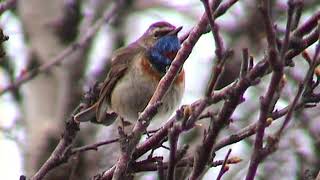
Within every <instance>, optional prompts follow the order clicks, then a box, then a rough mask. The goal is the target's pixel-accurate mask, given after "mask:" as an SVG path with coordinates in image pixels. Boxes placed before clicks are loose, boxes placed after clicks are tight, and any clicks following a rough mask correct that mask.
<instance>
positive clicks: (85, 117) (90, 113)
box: [74, 103, 97, 122]
mask: <svg viewBox="0 0 320 180" xmlns="http://www.w3.org/2000/svg"><path fill="white" fill-rule="evenodd" d="M96 109H97V103H95V104H94V105H92V106H90V107H89V108H87V109H85V110H83V111H81V112H79V113H78V114H76V115H75V116H74V120H75V121H78V122H86V121H90V120H92V119H93V118H95V116H96Z"/></svg>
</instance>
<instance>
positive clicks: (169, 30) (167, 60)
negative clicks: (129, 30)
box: [140, 21, 182, 74]
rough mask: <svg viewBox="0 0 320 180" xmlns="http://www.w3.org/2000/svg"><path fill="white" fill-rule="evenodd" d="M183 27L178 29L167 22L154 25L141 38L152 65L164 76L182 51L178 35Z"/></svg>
mask: <svg viewBox="0 0 320 180" xmlns="http://www.w3.org/2000/svg"><path fill="white" fill-rule="evenodd" d="M181 29H182V27H178V28H176V27H175V26H173V25H171V24H170V23H167V22H163V21H162V22H156V23H154V24H152V25H151V26H150V27H149V28H148V30H147V31H146V32H145V33H144V35H143V36H142V37H141V39H140V42H141V43H142V45H143V46H144V47H145V48H146V49H147V52H148V55H149V59H150V61H151V64H152V65H153V67H154V68H155V69H157V71H159V73H161V74H164V73H165V72H166V69H167V68H168V67H169V66H170V64H171V62H172V60H173V59H174V57H175V55H176V53H177V52H178V50H179V49H180V41H179V39H178V36H177V34H178V33H179V31H180V30H181Z"/></svg>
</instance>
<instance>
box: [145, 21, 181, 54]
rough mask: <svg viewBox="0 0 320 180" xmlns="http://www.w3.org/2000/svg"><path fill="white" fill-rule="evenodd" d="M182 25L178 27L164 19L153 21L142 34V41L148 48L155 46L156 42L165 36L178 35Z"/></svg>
mask: <svg viewBox="0 0 320 180" xmlns="http://www.w3.org/2000/svg"><path fill="white" fill-rule="evenodd" d="M181 29H182V27H178V28H176V27H175V26H173V25H172V24H170V23H168V22H164V21H160V22H156V23H153V24H151V25H150V26H149V28H148V29H147V31H146V32H145V33H144V34H143V35H142V37H141V38H140V41H141V42H142V43H143V45H144V46H145V47H146V48H151V47H153V46H154V45H155V44H156V42H157V41H158V40H159V39H161V38H162V37H164V36H167V35H175V36H177V34H178V32H179V31H180V30H181Z"/></svg>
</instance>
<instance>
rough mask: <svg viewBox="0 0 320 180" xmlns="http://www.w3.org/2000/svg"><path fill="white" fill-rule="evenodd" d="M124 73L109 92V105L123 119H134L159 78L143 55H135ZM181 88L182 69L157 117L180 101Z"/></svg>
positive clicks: (164, 115) (170, 110) (182, 88)
mask: <svg viewBox="0 0 320 180" xmlns="http://www.w3.org/2000/svg"><path fill="white" fill-rule="evenodd" d="M135 58H136V59H134V63H133V64H132V66H131V67H130V68H129V69H128V71H127V73H126V74H125V75H124V76H123V77H122V78H121V79H120V80H119V81H118V82H117V84H116V86H115V87H114V89H113V91H112V94H111V108H112V109H113V111H115V112H117V113H118V114H119V115H120V116H122V117H124V118H125V119H126V120H129V121H134V120H136V119H137V118H138V113H139V112H142V111H143V110H144V108H145V107H146V106H147V104H148V102H149V100H150V99H151V97H152V95H153V93H154V91H155V90H156V87H157V85H158V83H159V81H160V79H161V75H160V74H159V73H157V71H155V70H154V69H153V68H152V66H151V64H150V63H149V62H148V59H146V57H145V56H142V55H141V56H140V55H139V56H137V57H135ZM183 91H184V72H183V71H181V73H180V74H179V76H178V77H177V79H176V80H175V82H174V84H173V86H172V87H171V88H170V89H169V91H168V93H167V94H166V96H165V97H164V100H163V105H162V106H161V107H160V109H159V111H158V115H157V116H158V117H163V118H167V117H166V116H168V115H170V114H171V113H172V112H173V110H174V109H175V108H176V107H177V105H179V103H180V101H181V98H182V95H183Z"/></svg>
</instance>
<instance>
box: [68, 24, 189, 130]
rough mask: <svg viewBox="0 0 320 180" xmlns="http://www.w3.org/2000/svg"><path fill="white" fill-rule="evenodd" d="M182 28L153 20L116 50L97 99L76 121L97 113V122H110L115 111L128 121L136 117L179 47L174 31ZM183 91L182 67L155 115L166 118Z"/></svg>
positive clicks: (84, 119)
mask: <svg viewBox="0 0 320 180" xmlns="http://www.w3.org/2000/svg"><path fill="white" fill-rule="evenodd" d="M181 29H182V27H178V28H176V27H175V26H173V25H171V24H170V23H167V22H156V23H154V24H152V25H151V26H150V27H149V28H148V29H147V31H146V32H145V33H144V34H143V35H142V36H141V37H140V38H139V39H138V40H136V41H135V42H133V43H131V44H129V45H128V46H127V47H123V48H120V49H118V50H116V51H115V52H114V54H113V56H112V59H111V69H110V71H109V73H108V75H107V77H106V79H105V81H104V82H103V85H102V89H101V91H100V95H99V99H98V101H97V102H96V103H95V104H94V105H92V106H91V107H89V108H88V109H86V110H84V111H82V112H80V113H79V114H77V115H75V117H74V119H75V120H76V121H78V122H79V121H89V120H90V119H92V118H94V117H96V120H97V122H100V123H102V124H105V125H110V124H112V123H113V122H114V120H115V119H116V117H117V116H114V115H115V114H117V115H119V116H120V117H122V118H124V120H126V121H129V122H134V121H135V120H137V119H138V115H139V112H142V111H143V110H144V108H145V107H146V106H147V104H148V102H149V100H150V99H151V97H152V95H153V93H154V92H155V90H156V87H157V85H158V83H159V81H160V79H161V77H163V76H164V75H165V73H166V71H167V69H168V68H169V66H170V65H171V62H172V60H173V59H174V57H175V56H176V54H177V52H178V50H179V49H180V41H179V39H178V37H177V34H178V32H179V31H180V30H181ZM183 92H184V71H183V69H182V70H181V71H180V72H179V75H178V77H177V78H176V80H175V82H174V83H173V85H172V87H171V88H170V89H169V90H168V92H167V94H166V96H165V97H164V98H163V102H162V103H163V104H162V106H161V107H160V108H159V110H158V113H157V115H156V117H155V118H162V119H166V118H168V117H169V116H170V115H171V113H172V112H173V111H174V109H175V108H176V106H178V105H179V103H180V101H181V98H182V95H183Z"/></svg>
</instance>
